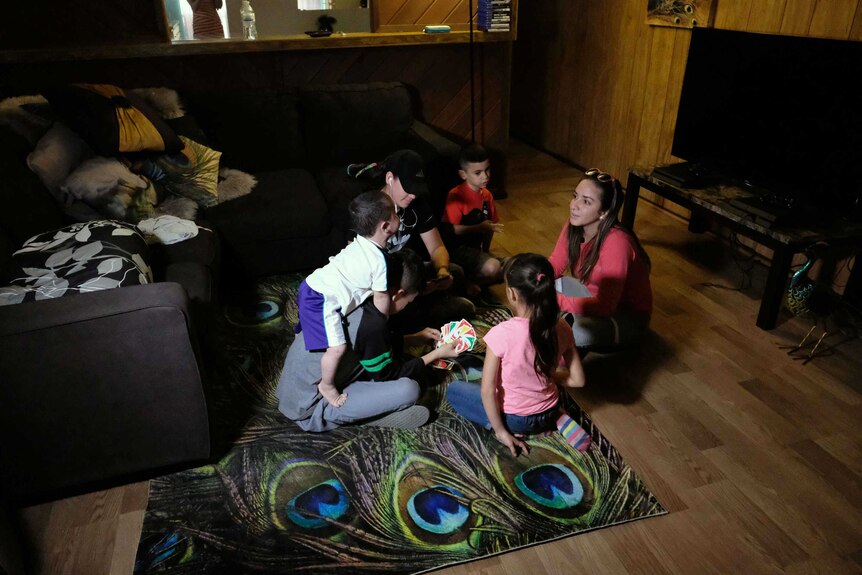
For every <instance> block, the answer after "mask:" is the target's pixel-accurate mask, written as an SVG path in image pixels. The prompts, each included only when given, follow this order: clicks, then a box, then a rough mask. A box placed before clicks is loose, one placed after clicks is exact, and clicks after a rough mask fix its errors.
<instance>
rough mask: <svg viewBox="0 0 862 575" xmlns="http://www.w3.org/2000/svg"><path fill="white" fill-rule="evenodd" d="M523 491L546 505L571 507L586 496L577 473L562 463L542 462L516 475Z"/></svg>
mask: <svg viewBox="0 0 862 575" xmlns="http://www.w3.org/2000/svg"><path fill="white" fill-rule="evenodd" d="M515 485H516V486H517V487H518V489H520V490H521V493H523V494H524V495H526V496H527V497H529V498H530V499H532V500H533V501H535V502H536V503H538V504H539V505H544V506H545V507H550V508H552V509H569V508H572V507H575V506H577V505H578V504H579V503H580V502H581V499H583V497H584V488H583V486H582V485H581V482H580V480H579V479H578V477H577V476H576V475H575V473H574V472H573V471H572V470H571V469H569V468H568V467H566V466H564V465H561V464H558V463H557V464H542V465H537V466H535V467H531V468H530V469H528V470H526V471H524V472H522V473H519V474H518V475H516V476H515Z"/></svg>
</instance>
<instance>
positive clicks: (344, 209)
mask: <svg viewBox="0 0 862 575" xmlns="http://www.w3.org/2000/svg"><path fill="white" fill-rule="evenodd" d="M314 179H315V180H316V181H317V187H318V188H320V193H321V194H322V195H323V198H324V200H325V201H326V205H327V206H329V217H330V219H331V221H332V225H333V226H334V227H336V228H338V229H339V230H343V231H345V232H347V230H349V229H350V214H349V212H348V207H349V206H350V202H351V200H353V198H355V197H356V196H358V195H359V194H361V193H362V192H365V191H367V190H373V189H380V186H377V185H375V183H374V182H372V181H369V180H367V179H358V180H357V179H356V178H352V177H350V176H348V175H347V173H346V172H345V170H344V168H342V167H332V168H321V169H319V170H316V171H315V172H314ZM350 235H351V236H352V235H353V233H352V232H351V233H350Z"/></svg>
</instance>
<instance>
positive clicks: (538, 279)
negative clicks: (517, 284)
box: [536, 272, 545, 282]
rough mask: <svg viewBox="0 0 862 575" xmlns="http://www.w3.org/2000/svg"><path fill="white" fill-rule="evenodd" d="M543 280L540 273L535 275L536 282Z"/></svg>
mask: <svg viewBox="0 0 862 575" xmlns="http://www.w3.org/2000/svg"><path fill="white" fill-rule="evenodd" d="M543 279H545V274H543V273H542V272H539V273H537V274H536V282H540V281H542V280H543Z"/></svg>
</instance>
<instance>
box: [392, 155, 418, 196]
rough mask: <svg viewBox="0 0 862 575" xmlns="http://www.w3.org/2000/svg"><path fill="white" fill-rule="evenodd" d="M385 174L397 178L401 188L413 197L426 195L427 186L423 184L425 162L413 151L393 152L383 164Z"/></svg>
mask: <svg viewBox="0 0 862 575" xmlns="http://www.w3.org/2000/svg"><path fill="white" fill-rule="evenodd" d="M383 166H384V168H385V169H386V171H387V172H392V174H393V175H394V176H395V177H396V178H398V181H399V182H401V187H402V188H404V191H405V192H407V193H408V194H412V195H414V196H425V195H428V185H427V184H426V182H425V162H423V161H422V156H420V155H419V154H417V153H416V152H414V151H413V150H398V151H397V152H393V153H392V154H391V155H390V156H389V157H388V158H386V160H385V161H384V162H383Z"/></svg>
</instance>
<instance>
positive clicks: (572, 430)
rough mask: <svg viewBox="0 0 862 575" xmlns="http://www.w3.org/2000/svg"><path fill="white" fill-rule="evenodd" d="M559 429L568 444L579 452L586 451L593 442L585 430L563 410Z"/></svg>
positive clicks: (559, 420)
mask: <svg viewBox="0 0 862 575" xmlns="http://www.w3.org/2000/svg"><path fill="white" fill-rule="evenodd" d="M557 429H559V430H560V433H562V434H563V437H564V438H565V439H566V442H567V443H568V444H569V445H571V446H572V447H574V448H575V449H577V450H578V451H586V450H587V448H588V447H589V446H590V444H591V443H592V442H593V440H592V439H591V438H590V436H589V434H588V433H587V432H586V431H584V428H583V427H581V426H580V425H578V423H577V422H576V421H575V420H574V419H572V418H571V416H569V414H568V413H566V412H565V411H563V410H562V409H561V410H560V417H558V418H557Z"/></svg>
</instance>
